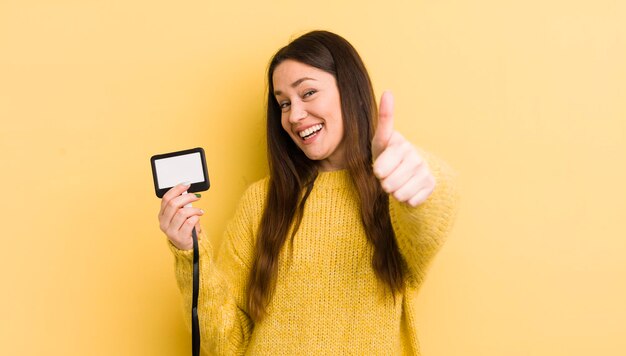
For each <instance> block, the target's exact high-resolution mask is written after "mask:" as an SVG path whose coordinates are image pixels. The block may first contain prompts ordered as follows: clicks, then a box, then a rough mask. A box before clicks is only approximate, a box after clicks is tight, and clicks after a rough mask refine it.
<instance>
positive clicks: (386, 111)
mask: <svg viewBox="0 0 626 356" xmlns="http://www.w3.org/2000/svg"><path fill="white" fill-rule="evenodd" d="M393 105H394V102H393V95H392V94H391V92H390V91H385V92H384V93H383V95H382V96H381V98H380V108H379V109H378V124H377V126H376V132H375V133H374V138H373V139H372V151H373V154H374V159H376V157H378V155H379V154H381V153H382V152H383V151H384V149H385V147H387V146H388V144H389V140H390V139H391V135H392V134H393Z"/></svg>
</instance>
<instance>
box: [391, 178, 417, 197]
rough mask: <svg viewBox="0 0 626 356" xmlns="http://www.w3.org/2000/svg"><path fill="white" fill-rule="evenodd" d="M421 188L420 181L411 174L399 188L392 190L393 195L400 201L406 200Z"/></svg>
mask: <svg viewBox="0 0 626 356" xmlns="http://www.w3.org/2000/svg"><path fill="white" fill-rule="evenodd" d="M421 189H422V186H421V185H420V182H419V180H418V178H417V177H416V176H412V177H410V178H409V180H408V181H407V182H406V183H404V184H403V185H402V186H401V187H400V188H398V189H397V190H396V191H394V192H393V194H392V195H393V197H394V198H396V200H398V201H400V202H403V203H404V202H407V201H408V200H409V199H411V198H412V197H414V196H415V195H416V194H417V193H419V191H420V190H421Z"/></svg>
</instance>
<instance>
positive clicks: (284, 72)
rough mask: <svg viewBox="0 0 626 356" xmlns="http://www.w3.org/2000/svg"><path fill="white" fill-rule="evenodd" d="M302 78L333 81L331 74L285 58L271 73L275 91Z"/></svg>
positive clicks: (287, 86) (284, 88)
mask: <svg viewBox="0 0 626 356" xmlns="http://www.w3.org/2000/svg"><path fill="white" fill-rule="evenodd" d="M302 78H311V79H314V80H316V81H318V82H321V83H326V82H328V81H334V79H335V78H334V77H333V75H332V74H330V73H327V72H325V71H323V70H321V69H319V68H315V67H313V66H310V65H308V64H304V63H301V62H297V61H294V60H291V59H287V60H285V61H283V62H282V63H280V64H279V65H277V66H276V68H275V69H274V73H273V75H272V83H273V84H274V89H275V90H277V91H282V92H284V91H286V90H289V89H290V88H291V85H292V84H293V83H295V82H297V81H298V80H300V79H302Z"/></svg>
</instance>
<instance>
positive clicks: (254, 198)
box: [237, 177, 269, 217]
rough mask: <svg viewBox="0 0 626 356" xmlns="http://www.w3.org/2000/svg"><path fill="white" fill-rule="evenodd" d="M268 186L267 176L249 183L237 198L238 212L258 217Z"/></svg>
mask: <svg viewBox="0 0 626 356" xmlns="http://www.w3.org/2000/svg"><path fill="white" fill-rule="evenodd" d="M268 186H269V177H265V178H262V179H259V180H258V181H256V182H254V183H252V184H250V185H249V186H248V187H247V188H246V190H245V191H244V193H243V195H242V196H241V199H240V200H239V206H238V207H237V210H238V212H239V213H243V214H245V215H248V216H250V217H260V215H261V214H262V212H263V208H264V206H265V200H266V197H267V189H268Z"/></svg>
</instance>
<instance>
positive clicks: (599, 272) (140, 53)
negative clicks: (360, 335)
mask: <svg viewBox="0 0 626 356" xmlns="http://www.w3.org/2000/svg"><path fill="white" fill-rule="evenodd" d="M625 4H626V3H625V2H624V1H609V0H599V1H565V0H548V1H545V0H527V1H501V0H478V1H382V2H381V1H375V2H374V1H372V2H368V1H364V0H358V1H345V2H340V1H333V0H320V1H313V2H296V1H275V2H266V1H242V0H235V1H223V2H215V1H176V2H175V1H146V0H132V1H86V0H80V1H79V0H59V1H32V0H29V1H10V0H2V1H0V119H1V125H0V162H1V163H0V167H1V168H0V169H1V172H2V173H1V174H0V186H1V188H0V189H1V190H0V197H1V199H0V206H1V207H0V219H1V222H2V224H1V225H0V236H2V248H0V251H1V252H0V263H1V268H0V277H1V278H0V281H1V283H2V292H1V296H0V320H1V321H0V354H2V355H181V354H188V353H189V350H190V336H189V333H188V331H187V329H186V326H185V325H184V323H183V314H182V311H181V308H180V296H179V294H178V290H177V288H176V284H175V279H174V272H173V259H172V257H171V255H170V252H169V251H168V250H167V247H166V243H165V237H164V235H162V234H161V232H160V231H159V229H158V224H157V219H156V214H157V211H158V208H159V200H158V199H157V198H156V197H155V196H154V192H153V186H152V178H151V172H150V165H149V158H150V156H151V155H153V154H156V153H164V152H169V151H173V150H179V149H185V148H190V147H196V146H202V147H204V148H205V149H206V151H207V161H208V162H207V163H208V166H209V171H210V176H211V180H212V184H213V186H212V188H211V190H210V191H209V192H207V193H205V194H204V195H203V198H202V200H201V202H200V203H198V204H196V205H197V206H200V207H202V208H203V209H205V210H206V211H207V214H206V217H205V218H204V219H203V225H204V227H205V228H206V229H208V231H209V233H210V234H211V238H212V239H213V240H214V241H216V242H219V241H220V239H221V231H222V229H223V227H224V225H225V223H226V221H227V220H228V218H229V217H230V216H231V214H232V212H233V209H234V207H235V204H236V203H237V201H238V199H239V197H240V194H241V193H242V192H243V190H244V189H245V187H246V186H247V185H248V184H249V183H251V182H253V181H255V180H257V179H260V178H261V177H263V176H264V175H265V174H266V172H267V170H266V160H265V151H264V150H265V143H264V130H263V127H264V126H263V125H264V124H263V121H264V118H263V115H264V95H265V77H264V73H265V69H266V65H267V62H268V60H269V58H270V56H271V55H272V54H273V53H274V51H275V50H277V49H278V48H279V47H280V46H282V45H284V44H286V43H287V42H288V40H289V39H290V38H292V37H293V36H296V35H299V34H302V33H304V32H305V31H308V30H312V29H328V30H331V31H335V32H337V33H339V34H341V35H343V36H344V37H346V38H347V39H348V40H349V41H350V42H352V44H353V45H354V46H355V47H356V48H357V49H358V50H359V52H360V53H361V55H362V56H363V58H364V60H365V62H366V65H367V66H368V68H369V70H370V74H371V76H372V78H373V81H374V83H375V89H376V93H377V95H380V93H381V92H382V91H383V90H384V89H392V90H393V92H394V94H395V97H396V127H397V129H398V130H399V131H400V132H402V133H403V134H404V135H405V136H406V137H408V138H410V139H411V140H412V142H414V143H415V144H416V145H418V146H420V147H422V148H424V149H426V150H428V151H431V152H433V153H435V154H437V155H439V156H440V157H442V158H444V159H445V160H446V161H447V162H448V163H450V164H451V165H452V166H453V167H454V168H455V169H456V170H457V171H458V172H459V174H460V176H459V178H460V181H459V185H460V187H461V191H462V199H463V200H462V207H461V212H460V215H459V218H458V220H457V224H456V226H455V230H454V232H453V234H452V235H451V237H450V239H449V241H448V243H447V244H446V245H445V247H444V249H443V250H442V252H441V253H440V254H439V255H438V257H437V259H436V260H435V263H434V264H433V267H432V269H431V272H430V274H429V277H428V280H427V282H426V284H425V285H424V287H423V289H422V291H421V294H420V300H419V316H418V322H419V325H420V329H419V335H420V340H421V343H422V347H423V351H424V355H428V356H437V355H442V356H448V355H494V356H495V355H624V354H626V331H625V327H626V302H625V301H626V285H625V280H626V262H625V261H626V258H625V256H626V233H625V232H626V227H625V224H624V220H625V219H624V218H626V213H625V212H626V188H625V187H624V186H625V184H624V182H625V181H626V104H625V99H626V84H625V83H626V25H625V23H626V5H625Z"/></svg>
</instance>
